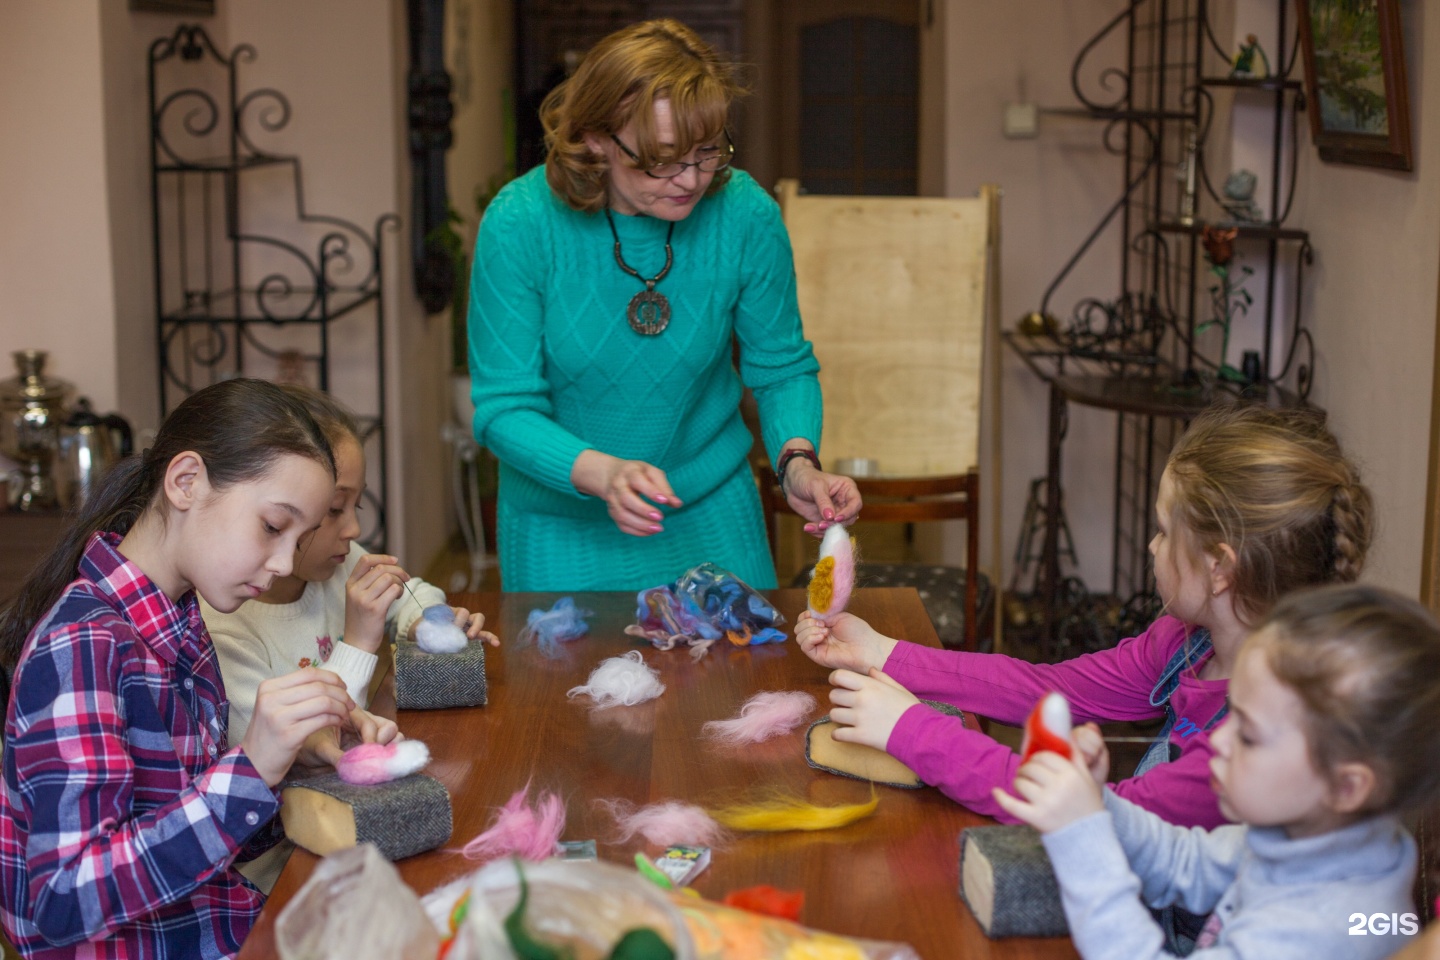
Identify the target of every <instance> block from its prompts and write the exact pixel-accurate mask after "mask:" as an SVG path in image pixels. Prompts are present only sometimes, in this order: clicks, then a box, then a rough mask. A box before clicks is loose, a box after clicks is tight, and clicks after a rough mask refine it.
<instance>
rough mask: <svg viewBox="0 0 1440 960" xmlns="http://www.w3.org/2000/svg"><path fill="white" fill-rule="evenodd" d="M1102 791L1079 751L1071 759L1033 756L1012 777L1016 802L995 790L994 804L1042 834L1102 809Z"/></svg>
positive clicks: (1000, 791) (1038, 754) (1103, 806)
mask: <svg viewBox="0 0 1440 960" xmlns="http://www.w3.org/2000/svg"><path fill="white" fill-rule="evenodd" d="M1103 789H1104V788H1103V787H1101V786H1100V784H1098V783H1096V782H1095V778H1094V777H1092V776H1091V775H1090V768H1089V766H1088V765H1087V764H1086V762H1085V758H1084V756H1082V755H1081V752H1080V751H1079V750H1076V751H1075V755H1074V756H1073V757H1071V758H1070V759H1068V760H1067V759H1065V758H1064V757H1062V756H1060V754H1058V753H1051V752H1050V751H1048V750H1046V751H1042V752H1041V753H1037V754H1035V756H1033V757H1031V758H1030V760H1029V761H1028V762H1027V763H1026V764H1025V765H1024V766H1022V767H1021V768H1020V770H1019V772H1018V773H1016V774H1015V792H1016V793H1018V794H1020V796H1021V797H1023V798H1024V799H1022V800H1017V799H1016V798H1014V797H1012V796H1010V794H1008V793H1006V792H1005V791H1004V790H1002V789H1000V788H999V787H996V788H995V789H994V790H993V791H991V794H992V796H994V798H995V802H996V803H997V804H999V805H1000V808H1001V809H1002V810H1004V811H1005V812H1006V813H1008V814H1010V815H1011V816H1012V817H1015V818H1016V819H1017V820H1022V821H1024V822H1025V823H1028V824H1030V826H1032V827H1034V828H1035V829H1036V830H1039V831H1040V832H1041V833H1053V832H1054V831H1056V830H1059V829H1060V828H1061V827H1067V826H1069V825H1070V824H1072V823H1074V822H1075V821H1076V820H1079V819H1081V818H1083V817H1088V816H1090V814H1092V813H1099V812H1100V811H1101V810H1104V809H1105V800H1104V796H1103V794H1102V790H1103Z"/></svg>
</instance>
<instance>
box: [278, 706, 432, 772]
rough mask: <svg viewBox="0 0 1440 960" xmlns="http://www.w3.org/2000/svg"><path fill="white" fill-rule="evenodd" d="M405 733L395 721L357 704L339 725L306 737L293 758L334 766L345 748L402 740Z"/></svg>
mask: <svg viewBox="0 0 1440 960" xmlns="http://www.w3.org/2000/svg"><path fill="white" fill-rule="evenodd" d="M404 739H405V735H404V734H403V733H401V732H400V728H399V727H397V726H396V725H395V721H394V720H390V719H387V718H386V717H379V716H376V715H375V714H373V713H371V712H370V711H369V710H364V709H362V708H360V707H356V708H355V709H354V710H351V711H350V717H349V719H348V721H347V722H346V723H345V724H343V725H341V726H339V727H326V728H325V729H323V730H317V731H315V732H314V733H312V734H310V736H309V737H307V738H306V739H305V745H304V746H303V747H301V748H300V753H299V755H298V756H297V757H296V758H295V762H296V763H297V764H301V765H303V766H306V767H333V766H335V765H336V764H337V763H339V761H340V758H341V757H342V756H344V755H345V751H346V750H349V749H350V748H351V747H354V746H358V745H360V744H362V743H389V742H390V741H392V740H404Z"/></svg>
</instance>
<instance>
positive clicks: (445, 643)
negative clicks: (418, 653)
mask: <svg viewBox="0 0 1440 960" xmlns="http://www.w3.org/2000/svg"><path fill="white" fill-rule="evenodd" d="M415 642H416V643H417V644H419V645H420V649H421V650H424V651H425V652H426V653H459V652H460V651H461V650H464V649H465V647H466V646H468V645H469V643H470V638H469V637H467V636H465V631H464V630H462V629H460V626H459V625H458V624H457V623H456V622H455V608H454V607H451V606H448V605H446V604H443V603H434V604H431V605H430V606H428V607H426V608H425V611H424V613H422V614H421V615H420V622H419V623H417V624H415Z"/></svg>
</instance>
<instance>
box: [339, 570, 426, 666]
mask: <svg viewBox="0 0 1440 960" xmlns="http://www.w3.org/2000/svg"><path fill="white" fill-rule="evenodd" d="M396 563H397V559H396V558H395V557H391V556H387V555H385V554H382V553H367V554H365V556H363V557H361V558H360V561H359V562H358V563H356V564H355V569H354V570H352V571H350V579H349V580H347V581H346V582H345V642H346V643H348V644H350V646H352V647H359V648H360V649H361V650H364V651H365V652H366V653H374V652H375V651H376V650H379V649H380V641H381V640H383V639H384V637H385V615H386V614H387V613H388V612H389V611H390V605H391V604H392V603H394V602H395V601H396V600H399V599H400V596H401V594H402V593H404V591H405V588H404V587H403V586H401V584H403V583H404V582H405V581H407V580H409V579H410V574H408V573H406V572H405V571H404V570H402V569H400V568H399V567H398V566H396Z"/></svg>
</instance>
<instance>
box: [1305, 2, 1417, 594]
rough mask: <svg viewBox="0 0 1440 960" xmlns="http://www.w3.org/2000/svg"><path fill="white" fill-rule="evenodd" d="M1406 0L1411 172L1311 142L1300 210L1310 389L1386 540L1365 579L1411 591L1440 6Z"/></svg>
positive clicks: (1413, 589)
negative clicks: (1345, 157)
mask: <svg viewBox="0 0 1440 960" xmlns="http://www.w3.org/2000/svg"><path fill="white" fill-rule="evenodd" d="M1401 11H1402V19H1403V24H1404V30H1405V34H1406V42H1405V54H1406V59H1407V67H1408V69H1409V74H1410V110H1411V122H1412V134H1413V137H1414V141H1415V169H1414V171H1412V172H1411V173H1392V172H1387V171H1383V170H1378V169H1375V168H1369V167H1356V166H1347V165H1341V164H1328V163H1322V162H1321V161H1320V159H1319V156H1318V155H1317V154H1316V153H1315V150H1314V148H1313V146H1308V144H1307V147H1306V148H1305V149H1302V151H1301V155H1300V173H1299V189H1298V191H1297V194H1296V198H1295V208H1296V209H1295V214H1294V218H1295V222H1296V223H1297V224H1304V225H1305V227H1306V228H1307V229H1309V231H1310V234H1311V237H1312V239H1313V242H1314V244H1315V250H1316V256H1315V267H1314V273H1313V280H1312V281H1310V282H1307V284H1306V290H1305V302H1306V304H1308V307H1307V311H1306V312H1307V315H1308V317H1309V321H1310V325H1311V328H1312V329H1313V330H1314V332H1315V340H1316V344H1317V346H1318V347H1319V351H1320V361H1319V363H1318V364H1317V377H1316V384H1315V392H1314V395H1313V396H1314V399H1315V401H1316V402H1317V403H1319V404H1320V405H1321V406H1322V407H1324V408H1325V409H1326V410H1328V411H1329V412H1330V419H1331V423H1332V424H1333V425H1334V428H1335V430H1336V432H1337V433H1338V434H1339V435H1340V437H1341V439H1342V441H1344V443H1345V444H1346V445H1347V446H1348V447H1349V448H1350V450H1351V451H1352V452H1353V453H1354V454H1355V455H1356V456H1357V457H1359V458H1360V459H1361V461H1362V462H1363V465H1364V469H1365V477H1366V480H1367V482H1368V483H1369V484H1370V486H1371V488H1372V489H1373V491H1374V493H1375V497H1376V501H1377V503H1378V506H1379V519H1380V539H1379V541H1378V543H1377V545H1376V547H1375V550H1374V553H1373V554H1372V559H1371V563H1370V566H1369V569H1368V571H1367V576H1366V579H1367V580H1373V581H1375V582H1377V583H1382V584H1385V585H1386V586H1390V587H1393V588H1395V589H1398V590H1403V591H1405V592H1406V593H1409V594H1412V595H1413V594H1415V593H1416V592H1417V590H1418V588H1419V583H1420V559H1421V549H1422V541H1423V534H1424V520H1423V518H1424V515H1425V476H1426V468H1427V463H1428V459H1427V458H1428V455H1429V441H1430V408H1431V406H1430V399H1431V382H1432V380H1431V374H1432V369H1433V363H1434V356H1435V350H1434V342H1435V340H1434V338H1435V317H1436V309H1435V297H1436V293H1435V291H1436V282H1437V272H1440V122H1437V119H1440V117H1437V114H1436V107H1437V106H1440V11H1437V10H1435V9H1434V8H1432V9H1430V10H1429V11H1426V10H1425V9H1424V5H1423V4H1422V3H1421V2H1419V0H1402V3H1401ZM1427 14H1428V15H1427ZM1427 114H1428V115H1427ZM1305 139H1306V140H1307V141H1308V136H1306V137H1305Z"/></svg>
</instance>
